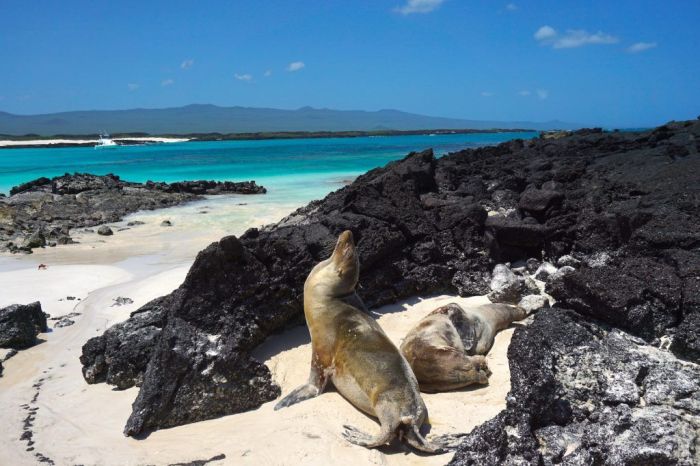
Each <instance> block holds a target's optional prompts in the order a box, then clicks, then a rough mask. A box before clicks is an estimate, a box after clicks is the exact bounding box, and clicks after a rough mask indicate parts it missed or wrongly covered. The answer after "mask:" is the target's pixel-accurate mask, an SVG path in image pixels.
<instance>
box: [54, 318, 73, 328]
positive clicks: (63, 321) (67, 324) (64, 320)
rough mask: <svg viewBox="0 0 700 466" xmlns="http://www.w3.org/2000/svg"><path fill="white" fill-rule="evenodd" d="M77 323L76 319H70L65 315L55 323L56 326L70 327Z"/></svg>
mask: <svg viewBox="0 0 700 466" xmlns="http://www.w3.org/2000/svg"><path fill="white" fill-rule="evenodd" d="M74 323H75V321H74V320H72V319H69V318H68V317H63V318H62V319H60V320H59V321H58V322H56V323H55V324H53V326H54V328H61V327H70V326H71V325H73V324H74Z"/></svg>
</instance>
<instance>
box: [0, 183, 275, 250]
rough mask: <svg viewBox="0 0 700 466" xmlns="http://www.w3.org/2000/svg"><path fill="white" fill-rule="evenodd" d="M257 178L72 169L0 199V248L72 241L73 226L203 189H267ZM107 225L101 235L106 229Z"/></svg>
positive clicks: (173, 201) (188, 197)
mask: <svg viewBox="0 0 700 466" xmlns="http://www.w3.org/2000/svg"><path fill="white" fill-rule="evenodd" d="M265 192H266V189H265V188H264V187H262V186H258V185H257V184H256V183H255V181H243V182H236V183H234V182H230V181H224V182H219V181H204V180H202V181H183V182H177V183H171V184H168V183H154V182H152V181H149V182H147V183H144V184H141V183H131V182H127V181H123V180H121V179H120V178H119V177H118V176H116V175H112V174H109V175H105V176H97V175H90V174H86V173H74V174H72V175H70V174H65V175H63V176H57V177H55V178H53V179H49V178H38V179H36V180H33V181H30V182H28V183H24V184H22V185H20V186H16V187H14V188H12V190H11V191H10V194H11V195H10V197H2V198H0V251H2V250H9V251H11V252H31V250H32V249H35V248H39V247H44V246H46V245H47V244H48V245H51V246H55V245H56V244H70V243H72V242H73V240H72V239H71V238H70V236H69V232H70V229H73V228H82V227H90V226H96V225H100V224H103V223H109V222H117V221H119V220H121V219H122V218H123V217H124V216H126V215H127V214H130V213H133V212H136V211H138V210H153V209H160V208H163V207H170V206H174V205H178V204H182V203H184V202H189V201H192V200H196V199H200V198H201V196H202V195H205V194H226V193H236V194H264V193H265ZM108 228H109V227H106V226H103V227H101V228H100V230H98V233H100V231H102V233H100V234H107V235H108V234H109V233H107V231H108Z"/></svg>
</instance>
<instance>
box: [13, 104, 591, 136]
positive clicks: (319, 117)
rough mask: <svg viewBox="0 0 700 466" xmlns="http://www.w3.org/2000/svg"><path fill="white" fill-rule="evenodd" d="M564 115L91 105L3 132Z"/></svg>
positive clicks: (364, 124)
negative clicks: (110, 107)
mask: <svg viewBox="0 0 700 466" xmlns="http://www.w3.org/2000/svg"><path fill="white" fill-rule="evenodd" d="M577 127H578V126H577V125H573V124H570V123H564V122H561V121H549V122H543V123H538V122H532V121H483V120H461V119H455V118H441V117H431V116H425V115H417V114H414V113H407V112H401V111H398V110H379V111H376V112H366V111H362V110H329V109H325V108H311V107H302V108H299V109H297V110H280V109H273V108H252V107H218V106H216V105H187V106H185V107H174V108H160V109H144V108H136V109H132V110H88V111H77V112H61V113H48V114H44V115H14V114H11V113H5V112H0V134H8V135H23V134H38V135H41V136H51V135H56V134H63V135H69V134H95V133H97V132H99V131H108V132H110V133H135V132H142V133H150V134H187V133H214V132H215V133H253V132H279V131H372V130H386V129H391V130H419V129H493V128H504V129H505V128H507V129H514V128H521V129H536V130H549V129H575V128H577Z"/></svg>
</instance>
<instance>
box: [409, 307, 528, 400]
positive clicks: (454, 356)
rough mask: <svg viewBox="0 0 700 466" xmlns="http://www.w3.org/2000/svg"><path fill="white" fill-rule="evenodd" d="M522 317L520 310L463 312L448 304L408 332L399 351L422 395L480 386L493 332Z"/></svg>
mask: <svg viewBox="0 0 700 466" xmlns="http://www.w3.org/2000/svg"><path fill="white" fill-rule="evenodd" d="M525 317H527V312H526V311H525V310H524V309H522V308H520V307H518V306H511V305H509V304H483V305H480V306H476V307H470V308H468V309H464V308H462V306H460V305H458V304H455V303H450V304H447V305H446V306H442V307H439V308H437V309H435V310H434V311H433V312H431V313H430V314H428V315H427V316H426V317H424V318H423V319H422V320H421V321H420V322H418V324H417V325H416V326H415V327H413V328H412V329H411V330H410V331H409V332H408V334H407V335H406V338H405V339H404V341H403V343H402V344H401V353H402V354H403V355H404V357H405V358H406V360H407V361H408V363H409V364H410V365H411V368H412V369H413V373H414V374H415V375H416V378H417V379H418V383H419V384H420V389H421V390H422V391H424V392H441V391H447V390H454V389H457V388H462V387H466V386H467V385H472V384H481V385H484V384H486V383H488V377H489V376H490V375H491V371H490V370H489V368H488V366H487V364H486V358H484V355H485V354H486V353H488V352H489V350H490V349H491V346H493V340H494V338H495V336H496V333H497V332H499V331H500V330H503V329H504V328H507V327H508V326H509V325H510V324H511V323H512V322H514V321H517V320H522V319H524V318H525Z"/></svg>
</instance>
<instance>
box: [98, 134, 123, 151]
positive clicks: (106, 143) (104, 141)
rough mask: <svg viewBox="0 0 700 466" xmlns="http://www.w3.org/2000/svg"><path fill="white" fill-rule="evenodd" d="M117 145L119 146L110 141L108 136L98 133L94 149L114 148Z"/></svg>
mask: <svg viewBox="0 0 700 466" xmlns="http://www.w3.org/2000/svg"><path fill="white" fill-rule="evenodd" d="M118 145H119V144H117V143H116V142H114V141H113V140H112V139H110V137H109V134H107V133H100V139H99V141H97V144H95V149H104V148H114V147H117V146H118Z"/></svg>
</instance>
